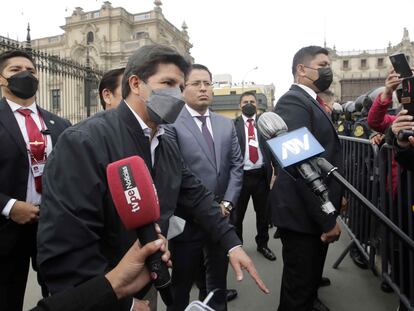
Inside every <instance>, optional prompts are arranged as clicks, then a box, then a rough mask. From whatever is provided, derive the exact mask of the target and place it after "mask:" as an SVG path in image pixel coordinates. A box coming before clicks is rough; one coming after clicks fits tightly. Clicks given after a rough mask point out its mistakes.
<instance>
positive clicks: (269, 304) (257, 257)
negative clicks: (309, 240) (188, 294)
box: [24, 208, 398, 311]
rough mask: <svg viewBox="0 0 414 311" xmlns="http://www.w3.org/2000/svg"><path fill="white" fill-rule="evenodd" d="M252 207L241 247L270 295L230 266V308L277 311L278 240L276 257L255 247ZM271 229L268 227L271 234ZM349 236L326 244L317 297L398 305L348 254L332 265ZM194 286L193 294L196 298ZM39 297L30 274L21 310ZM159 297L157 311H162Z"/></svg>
mask: <svg viewBox="0 0 414 311" xmlns="http://www.w3.org/2000/svg"><path fill="white" fill-rule="evenodd" d="M252 210H253V209H252V208H249V209H248V213H247V214H246V215H247V216H246V217H247V218H246V220H245V227H246V229H245V236H244V240H245V245H244V249H245V250H246V252H247V253H248V254H249V255H250V256H251V258H252V259H253V261H254V262H255V265H256V267H257V269H258V271H259V273H260V275H261V276H262V278H263V280H264V281H265V283H266V285H267V286H268V287H269V289H270V291H271V293H270V294H269V295H265V294H262V293H261V292H260V291H259V290H258V289H257V288H256V286H255V284H254V283H253V282H252V281H251V279H249V276H248V275H245V279H244V280H243V281H242V282H240V283H239V282H237V281H236V280H235V278H234V273H233V271H232V270H231V269H230V271H229V275H228V282H229V288H236V289H237V290H238V292H239V297H238V298H237V299H236V300H234V301H232V302H230V304H229V308H228V309H229V311H236V310H237V311H239V310H240V311H241V310H243V311H249V310H254V311H276V310H277V304H278V301H279V291H280V279H281V273H282V264H283V263H282V258H281V243H280V240H274V239H273V238H271V240H270V242H269V247H270V248H271V249H272V250H273V251H274V252H275V253H276V255H277V257H278V258H277V261H276V262H270V261H268V260H266V259H265V258H264V257H263V256H262V255H261V254H259V253H258V252H257V251H256V246H255V244H254V235H255V234H254V232H255V220H254V214H253V212H252ZM273 233H274V229H271V230H270V234H271V236H272V235H273ZM348 241H349V238H348V237H347V236H346V235H345V234H343V235H342V237H341V239H340V240H339V241H338V242H336V243H335V244H332V245H331V246H330V248H329V252H328V258H327V264H326V268H325V273H324V275H325V276H327V277H329V278H330V279H331V281H332V285H331V286H329V287H325V288H322V289H321V290H320V291H319V296H320V299H321V300H322V301H323V302H324V303H325V304H326V305H327V306H329V307H330V309H331V310H332V311H345V310H347V311H348V310H352V311H359V310H364V311H392V310H396V309H397V305H398V299H397V297H396V295H394V294H385V293H383V292H382V291H381V290H380V287H379V286H380V279H379V278H377V277H375V276H374V275H373V274H372V272H371V271H368V270H361V269H359V268H358V267H356V266H355V265H354V264H353V262H352V261H351V259H350V258H349V256H347V257H346V258H345V260H344V261H343V262H342V264H341V265H340V266H339V269H337V270H334V269H332V268H331V267H332V264H333V262H334V261H335V260H336V258H337V257H338V256H339V254H340V253H341V252H342V250H343V249H344V248H345V247H346V246H347V243H348ZM195 294H196V292H195V290H193V293H192V297H193V299H195V297H196V296H195ZM39 298H40V291H39V289H38V287H37V285H36V278H35V277H34V276H33V274H31V275H30V280H29V283H28V288H27V293H26V299H25V306H24V310H28V309H29V308H30V307H32V306H34V305H35V304H36V301H37V300H38V299H39ZM161 304H162V303H160V300H159V307H158V310H159V311H164V310H165V307H164V306H161Z"/></svg>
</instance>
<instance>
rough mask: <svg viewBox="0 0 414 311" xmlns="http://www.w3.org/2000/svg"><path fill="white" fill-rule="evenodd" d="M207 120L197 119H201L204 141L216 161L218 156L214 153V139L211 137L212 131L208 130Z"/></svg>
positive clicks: (198, 117) (199, 117)
mask: <svg viewBox="0 0 414 311" xmlns="http://www.w3.org/2000/svg"><path fill="white" fill-rule="evenodd" d="M206 118H207V117H206V116H197V119H199V120H200V121H201V123H202V125H201V133H202V134H203V137H204V140H205V141H206V143H207V146H208V149H209V150H210V152H211V155H212V157H213V159H214V161H215V160H216V154H215V152H214V141H213V137H211V133H210V131H209V130H208V127H207V122H206Z"/></svg>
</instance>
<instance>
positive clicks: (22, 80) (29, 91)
mask: <svg viewBox="0 0 414 311" xmlns="http://www.w3.org/2000/svg"><path fill="white" fill-rule="evenodd" d="M6 80H7V82H8V85H7V88H8V89H9V90H10V92H12V93H13V95H15V96H17V97H18V98H22V99H28V98H30V97H33V96H34V95H35V94H36V92H37V87H38V85H39V80H37V79H36V77H35V76H34V75H33V74H32V73H31V72H30V71H21V72H19V73H16V74H14V75H12V76H11V77H10V78H8V79H6Z"/></svg>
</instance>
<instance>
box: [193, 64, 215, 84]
mask: <svg viewBox="0 0 414 311" xmlns="http://www.w3.org/2000/svg"><path fill="white" fill-rule="evenodd" d="M193 70H205V71H207V72H208V74H209V76H210V80H211V81H213V75H212V74H211V72H210V70H209V69H208V68H207V67H206V66H204V65H201V64H192V65H190V69H188V73H187V78H188V76H189V75H190V73H191V71H193Z"/></svg>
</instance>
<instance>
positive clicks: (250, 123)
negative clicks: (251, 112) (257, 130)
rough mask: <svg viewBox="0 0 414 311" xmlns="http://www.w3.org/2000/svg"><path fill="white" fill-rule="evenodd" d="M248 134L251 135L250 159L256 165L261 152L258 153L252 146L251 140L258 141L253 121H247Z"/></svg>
mask: <svg viewBox="0 0 414 311" xmlns="http://www.w3.org/2000/svg"><path fill="white" fill-rule="evenodd" d="M247 123H248V124H247V133H248V134H249V139H248V143H249V159H250V161H251V162H252V163H256V162H257V160H259V152H258V151H257V147H255V146H252V145H251V144H250V140H256V139H255V135H254V126H253V119H248V120H247Z"/></svg>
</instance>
